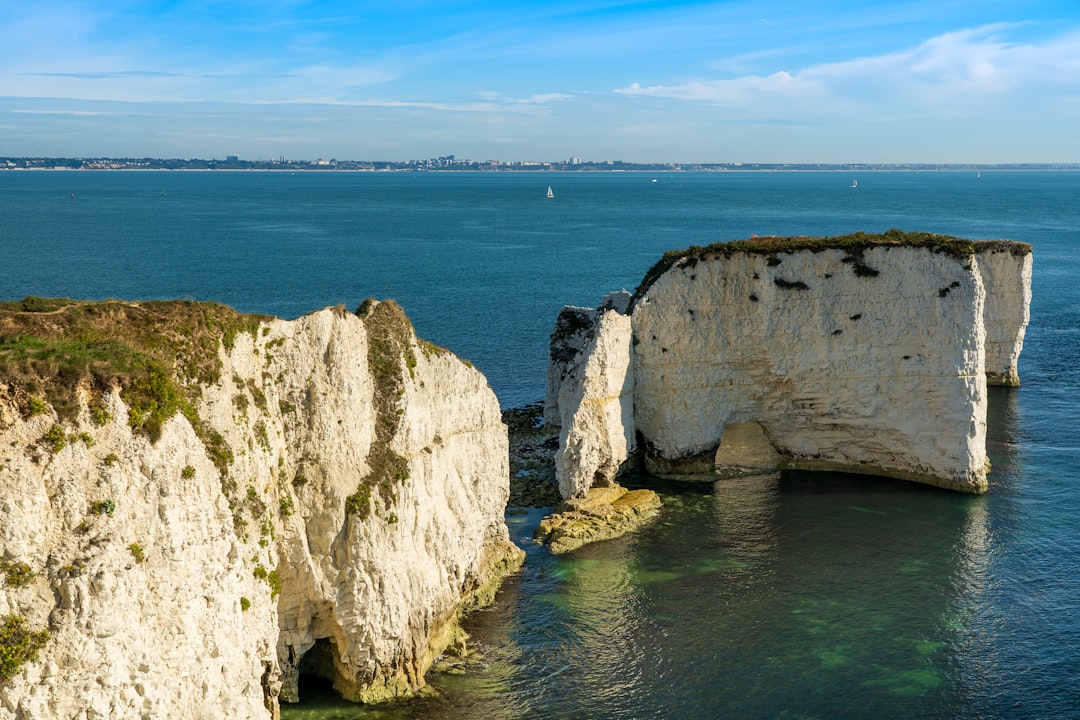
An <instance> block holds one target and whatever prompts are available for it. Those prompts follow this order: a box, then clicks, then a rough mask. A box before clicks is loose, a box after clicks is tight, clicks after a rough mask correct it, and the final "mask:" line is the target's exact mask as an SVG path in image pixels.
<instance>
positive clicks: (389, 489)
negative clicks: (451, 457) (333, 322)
mask: <svg viewBox="0 0 1080 720" xmlns="http://www.w3.org/2000/svg"><path fill="white" fill-rule="evenodd" d="M356 314H357V316H359V317H360V319H361V320H363V322H364V327H365V328H366V329H367V333H368V342H367V347H368V369H369V371H370V372H371V375H372V378H373V379H374V380H375V391H374V403H375V439H374V442H373V443H372V445H371V450H370V452H369V453H368V466H369V467H370V469H371V470H370V472H369V473H368V474H367V475H366V476H365V477H364V478H362V479H361V480H360V486H359V487H358V488H357V489H356V492H354V493H353V494H352V495H350V496H349V497H348V498H346V500H345V512H346V513H348V514H349V515H355V516H356V517H358V518H360V519H361V520H365V519H367V517H368V516H369V515H370V514H371V512H372V510H373V507H372V506H373V504H374V511H375V513H376V514H379V511H380V507H381V509H382V511H384V512H388V513H389V514H388V515H387V521H388V522H395V521H396V518H397V516H396V515H395V514H394V513H392V512H389V511H390V508H392V507H393V506H394V504H395V503H396V502H397V490H398V488H399V487H400V486H401V484H402V483H403V482H405V481H406V480H408V479H409V466H408V461H407V460H406V459H405V458H404V457H402V456H401V455H400V454H398V453H397V452H395V451H394V450H393V449H391V447H390V445H391V443H392V441H393V439H394V437H395V436H396V435H397V433H398V430H399V429H400V428H401V420H402V417H403V416H404V414H405V410H404V408H403V407H401V403H402V398H403V396H404V394H405V373H404V370H406V369H407V370H408V371H409V375H410V377H412V376H413V375H414V369H415V368H416V354H415V353H414V352H413V343H412V341H413V338H414V337H415V334H414V332H413V327H412V323H410V322H409V318H408V317H406V315H405V311H404V310H402V309H401V306H400V305H398V304H397V303H396V302H394V301H393V300H386V301H383V302H378V301H376V300H373V299H370V298H369V299H368V300H365V301H364V302H363V303H362V304H361V305H360V307H359V308H357V310H356Z"/></svg>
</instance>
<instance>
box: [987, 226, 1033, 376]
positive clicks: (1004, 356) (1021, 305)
mask: <svg viewBox="0 0 1080 720" xmlns="http://www.w3.org/2000/svg"><path fill="white" fill-rule="evenodd" d="M975 251H976V259H977V261H978V264H979V275H980V276H981V277H982V280H983V285H984V286H985V288H986V304H985V307H984V309H983V324H984V325H985V326H986V382H987V383H988V384H990V385H1006V386H1011V387H1015V386H1018V385H1019V384H1020V373H1019V372H1018V371H1017V362H1018V361H1019V359H1020V351H1021V350H1022V349H1023V347H1024V334H1025V332H1026V331H1027V324H1028V321H1029V320H1030V319H1031V311H1030V307H1031V265H1032V261H1031V248H1030V246H1028V245H1025V244H1023V243H997V242H981V243H975Z"/></svg>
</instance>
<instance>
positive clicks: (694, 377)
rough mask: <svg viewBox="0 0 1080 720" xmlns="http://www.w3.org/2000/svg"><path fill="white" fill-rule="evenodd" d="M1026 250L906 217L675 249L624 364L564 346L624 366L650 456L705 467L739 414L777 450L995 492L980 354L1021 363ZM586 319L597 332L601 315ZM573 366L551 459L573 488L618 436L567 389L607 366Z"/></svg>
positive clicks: (808, 464)
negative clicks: (918, 230) (880, 227)
mask: <svg viewBox="0 0 1080 720" xmlns="http://www.w3.org/2000/svg"><path fill="white" fill-rule="evenodd" d="M1030 267H1031V261H1030V246H1028V245H1024V244H1021V243H992V244H987V245H981V244H979V243H970V242H967V241H962V240H957V239H954V238H945V237H942V236H930V235H909V234H903V233H899V232H895V231H890V233H887V234H886V235H883V236H870V235H862V234H859V235H856V236H846V237H843V238H832V239H829V238H825V239H820V238H761V239H756V240H752V241H744V242H741V243H728V244H718V245H714V246H710V247H708V248H691V249H690V250H688V251H685V252H682V253H669V254H668V255H667V256H665V258H664V259H663V260H662V261H661V262H660V263H658V264H657V266H655V267H654V268H653V269H652V270H650V272H649V273H648V274H647V276H646V278H645V280H644V281H643V283H642V285H641V287H640V288H639V289H638V291H637V293H636V294H635V296H634V303H633V305H632V307H631V310H630V317H629V320H630V325H631V328H632V341H631V342H630V343H624V346H628V347H629V349H630V354H631V358H630V360H629V361H628V362H627V363H619V362H616V361H615V360H614V359H613V358H611V357H610V352H609V350H608V349H607V348H605V349H602V350H598V349H597V347H596V345H595V343H592V342H586V343H583V344H581V347H580V350H579V351H578V352H577V354H576V355H573V354H571V353H564V355H569V356H570V357H568V358H567V359H566V360H565V367H567V368H576V367H589V366H590V363H594V360H593V356H597V357H598V359H597V361H595V362H596V364H598V365H602V366H603V367H609V368H617V369H616V370H615V375H614V377H612V378H609V379H608V380H607V386H608V387H610V386H612V385H615V384H618V385H620V386H623V387H629V388H632V391H631V397H632V400H627V399H625V398H624V399H622V400H621V401H620V403H621V406H622V407H627V406H632V407H633V413H632V416H631V419H630V420H626V419H625V416H623V417H624V421H623V423H622V426H621V428H620V431H621V436H624V437H632V436H633V434H634V433H635V432H636V433H637V434H638V436H639V440H640V442H642V443H643V446H642V447H640V451H641V454H642V456H643V459H644V462H645V465H646V468H647V469H649V470H650V471H652V472H655V473H660V474H686V473H703V472H711V471H712V470H713V469H714V465H715V462H716V459H717V453H718V450H722V449H723V448H722V445H723V438H724V435H725V429H726V428H729V427H730V428H732V429H736V428H737V429H739V433H738V434H739V435H741V436H742V437H752V436H757V437H760V438H762V439H763V442H764V443H765V444H767V445H768V446H769V447H768V448H766V450H767V452H764V453H757V452H756V451H755V455H757V456H760V457H763V456H767V455H772V456H773V457H775V458H776V459H777V464H778V465H779V466H780V467H792V468H810V469H814V468H820V469H833V470H842V471H848V472H861V473H870V474H877V475H885V476H893V477H900V478H906V479H911V480H915V481H919V482H924V483H929V484H933V485H939V486H942V487H947V488H952V489H956V490H962V491H968V492H983V491H985V489H986V472H987V462H986V451H985V431H986V427H985V426H986V383H987V364H986V363H987V360H986V358H987V357H988V356H990V355H993V357H995V366H994V367H993V368H991V370H990V375H991V377H992V378H997V377H1001V376H1005V377H1007V378H1014V377H1015V372H1016V371H1015V368H1016V356H1017V355H1018V353H1019V348H1020V345H1021V344H1022V339H1023V333H1024V328H1025V327H1026V323H1027V303H1028V298H1029V297H1030V290H1029V287H1030ZM988 288H989V289H988ZM988 297H990V298H993V300H992V301H988ZM988 306H990V307H992V308H993V310H992V311H988V310H987V308H988ZM599 315H600V314H599V313H596V314H594V315H593V318H596V317H599ZM988 316H992V317H988ZM581 317H583V318H587V317H588V316H586V315H583V314H582V315H581ZM988 325H992V326H993V328H994V329H993V330H992V331H990V332H988V331H987V326H988ZM623 332H625V331H623ZM577 334H578V335H579V336H582V337H586V338H588V337H590V334H591V335H592V336H594V337H599V322H598V321H597V320H595V319H594V320H593V324H592V325H591V326H585V327H581V328H578V329H577ZM990 341H992V342H993V343H994V345H995V348H996V349H995V350H994V351H993V353H992V352H991V351H990V350H989V349H988V342H990ZM553 346H554V342H553ZM997 348H1000V349H997ZM599 358H602V360H600V359H599ZM626 366H628V367H629V373H630V374H631V375H632V377H631V378H627V377H625V376H624V375H623V374H622V373H623V370H622V368H623V367H626ZM563 377H564V381H563V386H562V387H560V388H559V406H558V409H559V418H560V420H561V421H562V422H563V430H564V438H566V439H567V444H566V447H565V448H564V449H561V450H560V452H561V453H562V458H563V462H562V463H561V464H560V465H559V466H558V468H557V473H558V477H559V482H560V488H561V489H562V491H563V493H564V496H565V497H575V496H580V495H582V494H583V490H582V488H585V489H587V487H585V486H586V485H587V484H588V478H590V477H596V478H599V479H600V480H601V483H600V484H604V483H606V482H609V481H610V478H609V477H608V475H607V472H606V468H607V467H608V466H610V464H611V462H610V460H609V459H608V458H609V457H618V456H619V455H618V453H619V452H620V451H621V450H620V448H621V445H620V444H619V443H613V442H611V440H610V439H609V438H610V436H611V433H610V432H609V431H608V429H607V428H603V427H600V426H599V424H597V423H592V424H591V425H590V424H586V423H578V422H577V414H578V413H579V411H580V410H579V408H580V407H581V406H582V405H583V403H578V406H577V407H571V406H570V403H569V402H568V400H569V399H570V398H576V397H578V396H582V397H584V396H586V395H587V394H588V390H587V389H586V387H584V386H589V385H591V386H593V387H604V386H605V381H604V379H603V378H600V377H595V376H592V377H587V375H582V374H580V373H574V372H565V373H563ZM571 383H573V384H578V385H581V386H583V387H582V388H581V389H575V388H571V387H567V385H568V384H571ZM567 424H569V429H568V428H567ZM592 428H599V429H592ZM602 446H607V448H608V450H607V451H605V450H602V449H601V447H602ZM576 447H580V448H588V449H589V452H587V453H586V452H581V451H577V450H575V448H576ZM751 464H752V465H754V466H755V467H760V463H759V460H758V459H757V458H756V459H755V461H754V462H753V463H751ZM594 484H595V483H594Z"/></svg>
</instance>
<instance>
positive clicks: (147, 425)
mask: <svg viewBox="0 0 1080 720" xmlns="http://www.w3.org/2000/svg"><path fill="white" fill-rule="evenodd" d="M261 319H262V317H261V316H256V315H242V314H240V313H238V312H236V311H235V310H233V309H231V308H228V307H225V306H224V305H218V304H216V303H201V302H191V301H179V300H177V301H168V302H165V301H155V302H141V303H134V302H121V301H116V300H106V301H102V302H86V301H77V300H69V299H66V298H58V299H45V298H36V297H28V298H26V299H24V300H22V301H20V302H4V303H0V380H2V381H7V382H9V383H11V384H13V385H15V386H16V387H21V388H23V389H24V390H25V391H26V395H25V399H24V403H25V405H26V407H25V408H24V411H25V412H26V414H27V415H29V414H31V413H33V412H35V410H36V409H39V408H38V407H36V406H35V404H34V403H33V402H32V399H33V397H34V396H36V395H42V396H44V397H45V399H46V401H47V402H48V403H49V404H50V405H52V407H53V408H54V409H55V410H56V413H57V415H58V416H59V418H60V420H61V421H69V422H70V421H73V420H74V419H75V415H76V413H77V412H78V408H79V403H78V395H77V389H78V387H79V386H80V385H82V386H83V387H85V388H87V389H88V390H89V391H90V392H91V396H92V399H91V410H92V415H94V419H95V422H97V421H98V419H99V418H100V419H101V420H106V421H107V418H105V417H104V415H103V413H104V410H103V408H102V407H101V406H100V398H101V393H102V392H103V391H105V390H108V389H110V388H112V387H117V386H118V387H119V388H120V395H121V397H122V398H123V399H124V402H125V403H126V404H127V406H128V408H129V411H130V423H131V426H132V427H133V428H134V429H136V430H141V431H143V432H145V433H146V434H147V435H149V436H150V438H151V439H157V437H158V436H160V434H161V426H162V424H163V423H164V422H165V421H166V420H168V419H169V418H170V417H172V416H173V415H175V414H176V413H178V412H180V413H183V414H184V415H185V416H186V417H187V418H188V419H189V420H190V421H191V422H192V425H194V426H195V427H196V428H198V427H199V423H198V418H197V417H196V415H195V411H194V409H193V407H194V401H195V400H196V399H197V397H198V394H199V392H200V385H201V384H207V383H213V382H216V381H217V380H218V377H219V375H220V373H221V360H220V358H219V357H218V348H219V347H220V346H221V345H224V346H225V347H226V348H231V347H232V345H233V342H234V341H235V339H236V336H237V334H238V333H240V332H251V333H254V332H255V328H256V327H257V326H258V324H259V322H260V320H261ZM95 399H96V401H97V402H95ZM95 411H96V412H95ZM99 424H103V423H100V422H99Z"/></svg>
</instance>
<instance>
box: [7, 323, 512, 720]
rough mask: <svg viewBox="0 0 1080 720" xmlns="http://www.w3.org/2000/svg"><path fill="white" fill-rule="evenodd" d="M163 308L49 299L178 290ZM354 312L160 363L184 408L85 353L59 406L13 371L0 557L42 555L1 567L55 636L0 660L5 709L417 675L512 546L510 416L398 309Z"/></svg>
mask: <svg viewBox="0 0 1080 720" xmlns="http://www.w3.org/2000/svg"><path fill="white" fill-rule="evenodd" d="M149 305H150V304H146V306H138V305H130V304H121V303H109V304H102V305H101V306H98V307H94V306H90V307H91V308H92V309H90V310H87V306H82V305H79V306H77V307H75V308H72V309H68V310H61V311H59V312H61V313H62V312H82V313H85V314H94V315H95V316H96V317H100V318H105V317H111V316H113V315H115V316H118V318H119V319H118V320H116V322H117V325H116V327H123V326H124V325H125V323H128V322H131V321H132V320H133V318H136V317H137V316H138V317H141V315H142V314H145V313H155V312H156V313H159V314H167V313H168V312H170V309H169V308H170V307H172V306H166V307H164V309H163V307H162V304H156V305H155V306H154V307H147V306H149ZM181 305H182V304H181ZM181 305H177V307H180V306H181ZM195 305H196V306H197V305H198V304H195ZM361 314H362V315H363V317H358V316H357V315H354V314H351V313H347V312H345V311H344V310H343V309H326V310H322V311H319V312H316V313H313V314H311V315H308V316H305V317H302V318H300V319H298V320H295V321H291V322H289V321H284V320H277V319H271V318H265V319H260V320H251V321H244V322H245V323H246V327H245V330H248V331H241V332H238V333H236V334H228V333H227V334H226V335H225V337H224V338H222V339H224V340H225V345H226V346H227V347H228V349H227V350H226V349H224V348H223V347H222V346H221V345H219V344H218V343H217V340H218V338H217V337H214V345H213V347H216V348H217V350H214V351H212V354H213V355H214V357H213V360H214V363H212V364H216V372H213V373H209V374H206V373H204V374H203V375H201V379H199V380H198V382H196V381H195V380H194V379H193V378H192V377H191V374H190V373H189V374H188V375H184V374H183V373H179V375H180V377H181V381H180V382H178V383H177V384H176V385H170V384H169V382H168V381H166V380H162V378H161V377H160V376H155V375H154V372H153V370H151V372H150V374H149V379H147V380H146V381H147V382H148V383H150V382H151V381H153V382H157V383H158V384H157V385H153V387H154V388H155V390H154V392H156V393H157V397H158V401H159V402H166V401H169V402H174V401H175V402H176V404H177V405H178V406H179V407H180V409H181V410H182V412H180V413H178V414H173V415H171V416H170V417H167V418H165V419H164V420H163V422H161V423H160V426H156V425H153V424H150V425H148V424H146V423H145V422H144V421H145V414H146V413H147V412H148V411H147V409H146V407H145V406H143V405H140V404H139V402H137V401H136V400H134V399H132V398H134V395H131V394H130V393H131V392H132V391H131V390H129V386H134V385H137V384H138V383H139V382H140V379H139V377H135V378H134V379H132V378H125V377H123V376H122V375H121V374H117V375H115V376H113V375H110V374H109V372H104V371H100V369H95V368H97V366H91V369H90V373H89V374H90V375H91V376H93V377H94V378H95V380H94V382H93V383H88V382H85V381H84V382H83V383H82V384H81V385H79V386H78V390H77V394H76V397H77V399H78V403H77V405H76V406H75V411H74V413H75V414H74V417H72V418H68V417H65V416H64V415H63V414H62V413H61V412H60V411H61V410H63V407H62V403H61V402H59V401H53V405H52V406H50V405H47V404H46V403H45V402H44V400H43V395H44V397H48V394H47V391H48V389H49V386H48V385H47V384H45V385H41V384H37V385H35V384H34V383H23V382H19V381H18V379H17V378H16V379H15V380H13V379H12V377H13V376H14V375H17V374H18V373H12V372H7V373H6V375H7V377H5V375H4V374H0V476H2V478H3V486H4V489H5V492H4V497H3V499H2V500H0V555H2V557H3V558H4V559H5V560H6V561H7V562H8V563H25V565H26V566H28V567H29V569H31V570H32V571H33V572H34V573H35V576H34V577H33V579H32V580H31V581H30V582H28V583H18V584H17V586H16V585H12V583H10V582H7V583H5V581H4V580H3V579H2V576H0V617H3V616H9V615H14V616H18V617H20V618H22V619H23V620H24V621H25V624H26V626H27V627H28V628H30V629H33V630H39V629H47V630H48V631H49V633H50V637H49V639H48V641H47V642H45V643H44V645H43V646H42V647H41V648H40V650H39V651H38V653H37V655H38V657H37V660H36V661H27V662H24V663H23V664H22V665H21V666H20V667H19V668H18V669H17V671H16V672H14V673H13V674H11V676H10V677H9V678H0V719H7V718H12V719H14V718H20V719H21V718H35V719H47V718H71V717H78V718H141V717H169V718H225V717H228V718H273V717H276V716H277V709H278V702H279V698H280V699H281V700H285V701H289V700H295V699H296V697H297V678H298V674H299V673H300V672H311V673H314V674H319V675H322V676H325V677H328V678H329V679H331V680H333V682H334V684H335V687H336V688H337V689H338V690H339V691H340V692H341V693H342V694H343V695H345V696H346V697H348V698H351V699H354V700H363V701H377V700H382V699H386V698H389V697H394V696H398V695H404V694H407V693H410V692H413V691H415V690H417V689H419V688H421V687H422V686H423V685H424V677H423V676H424V673H425V672H426V671H427V670H428V668H429V667H430V666H431V664H432V663H433V661H434V660H435V659H436V658H437V657H438V656H439V654H440V653H441V652H442V651H443V649H444V648H446V647H447V645H448V644H449V643H450V642H451V641H456V640H457V639H459V638H458V635H459V632H460V631H459V630H458V626H457V620H458V618H459V616H460V614H461V613H462V612H464V611H467V610H469V609H471V608H473V607H475V606H477V605H478V604H481V603H486V602H490V601H491V599H492V598H493V595H494V591H495V588H496V587H497V586H498V584H499V582H500V581H501V579H502V577H503V576H504V575H505V574H506V573H508V572H510V571H512V570H513V569H514V568H515V567H516V566H517V565H518V564H520V561H521V558H522V553H521V552H520V550H519V549H518V548H516V547H515V546H514V545H513V544H512V543H511V542H510V541H509V538H508V534H507V530H506V527H505V524H504V522H503V511H504V507H505V503H506V497H507V492H508V468H507V439H506V430H505V426H504V425H503V424H502V422H501V420H500V410H499V404H498V402H497V400H496V398H495V395H494V393H492V391H491V390H490V388H489V387H488V385H487V382H486V380H485V379H484V377H483V376H482V375H481V374H480V373H479V372H478V371H476V370H474V369H473V368H471V367H470V366H468V365H467V364H465V363H464V362H462V361H460V360H459V359H457V358H456V357H454V356H453V355H452V354H450V353H449V352H447V351H445V350H442V349H440V348H437V347H435V346H432V345H430V344H428V343H425V342H423V341H420V340H417V338H416V337H415V335H414V334H413V332H412V328H411V325H410V324H409V323H408V320H407V319H406V318H405V316H404V314H403V313H402V312H401V310H400V308H397V306H396V305H394V304H393V303H381V304H376V303H368V304H366V305H365V307H364V308H363V312H362V313H361ZM14 315H18V313H14V314H13V316H14ZM25 315H31V314H25ZM33 315H36V314H33ZM207 317H210V315H209V313H208V315H207ZM45 320H47V318H45V317H44V316H41V317H35V318H34V322H38V323H41V322H44V321H45ZM102 322H104V320H103V321H102ZM242 324H243V323H242ZM207 326H208V327H210V328H214V327H218V326H217V325H215V323H214V322H212V321H207V322H201V323H194V324H192V325H191V327H195V328H196V330H197V329H198V328H199V327H207ZM191 327H187V328H186V330H185V331H190V330H191ZM11 330H12V328H11V327H10V326H9V327H5V326H4V325H3V319H2V318H0V335H9V334H10V332H11ZM102 334H103V336H106V337H108V336H109V333H108V332H103V333H102ZM196 334H197V333H196ZM211 334H213V333H211ZM182 335H183V333H177V334H175V337H181V336H182ZM162 336H163V337H169V338H170V340H169V342H171V341H172V340H173V339H175V338H174V337H173V335H171V334H169V331H166V330H163V331H162ZM181 346H182V349H181V351H178V353H177V355H176V358H177V363H178V364H183V363H187V362H189V361H190V360H191V357H192V356H193V355H194V354H195V353H196V352H197V350H198V348H197V347H196V345H194V344H192V345H184V344H183V343H182V342H181ZM10 360H11V358H10V357H4V358H0V373H3V370H4V365H3V363H4V362H6V361H10ZM8 370H10V368H8ZM155 378H156V380H155ZM58 382H59V381H58ZM125 383H126V384H125ZM121 384H123V385H124V388H125V389H124V390H123V391H121V390H120V389H119V388H120V385H121ZM42 389H44V390H45V391H46V392H45V393H42ZM185 392H186V393H190V394H189V397H191V398H194V399H193V400H192V401H191V403H190V405H185V403H184V401H183V399H182V398H181V399H179V400H178V399H177V398H178V393H179V394H181V395H182V393H185ZM125 398H128V402H125ZM146 429H149V430H150V433H149V434H150V435H152V436H156V437H155V439H154V440H151V438H150V437H148V436H147V433H146V432H145V430H146Z"/></svg>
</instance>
